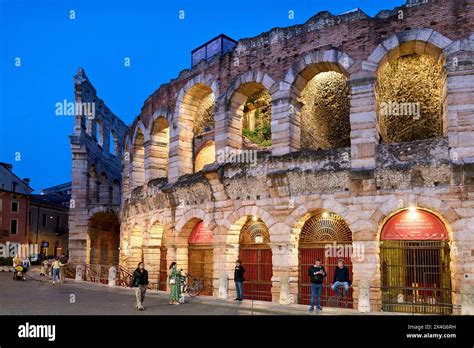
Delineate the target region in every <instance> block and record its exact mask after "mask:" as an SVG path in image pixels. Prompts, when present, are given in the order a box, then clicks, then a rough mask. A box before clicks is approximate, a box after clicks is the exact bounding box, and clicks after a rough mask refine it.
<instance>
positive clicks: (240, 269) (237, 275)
mask: <svg viewBox="0 0 474 348" xmlns="http://www.w3.org/2000/svg"><path fill="white" fill-rule="evenodd" d="M244 273H245V268H244V266H242V262H241V261H240V260H237V261H235V269H234V283H235V291H236V292H237V297H236V298H235V299H234V301H242V299H243V296H244V293H243V283H244V280H245V279H244Z"/></svg>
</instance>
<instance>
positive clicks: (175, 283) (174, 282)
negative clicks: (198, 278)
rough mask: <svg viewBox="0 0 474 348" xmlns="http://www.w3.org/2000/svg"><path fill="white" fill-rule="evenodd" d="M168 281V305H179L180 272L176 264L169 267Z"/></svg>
mask: <svg viewBox="0 0 474 348" xmlns="http://www.w3.org/2000/svg"><path fill="white" fill-rule="evenodd" d="M168 279H169V284H170V304H173V305H179V297H180V295H181V271H179V270H178V269H177V264H176V262H172V263H171V265H170V273H169V276H168Z"/></svg>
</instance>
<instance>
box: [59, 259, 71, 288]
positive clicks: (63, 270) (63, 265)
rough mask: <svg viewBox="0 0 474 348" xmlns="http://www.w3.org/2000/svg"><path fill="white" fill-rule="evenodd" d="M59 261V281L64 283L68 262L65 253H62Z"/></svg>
mask: <svg viewBox="0 0 474 348" xmlns="http://www.w3.org/2000/svg"><path fill="white" fill-rule="evenodd" d="M59 263H60V266H61V271H60V272H59V275H60V281H61V283H64V282H65V281H66V267H67V265H68V263H69V260H68V257H67V256H66V254H62V255H61V258H60V259H59Z"/></svg>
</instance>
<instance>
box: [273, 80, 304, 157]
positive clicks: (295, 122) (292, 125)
mask: <svg viewBox="0 0 474 348" xmlns="http://www.w3.org/2000/svg"><path fill="white" fill-rule="evenodd" d="M290 89H291V85H290V84H288V83H286V82H281V83H280V84H279V90H278V91H276V92H274V93H273V94H272V154H273V155H274V156H278V155H284V154H287V153H290V152H292V151H297V150H299V149H300V137H301V136H300V115H299V112H300V105H299V103H297V105H294V103H293V104H292V98H291V97H290Z"/></svg>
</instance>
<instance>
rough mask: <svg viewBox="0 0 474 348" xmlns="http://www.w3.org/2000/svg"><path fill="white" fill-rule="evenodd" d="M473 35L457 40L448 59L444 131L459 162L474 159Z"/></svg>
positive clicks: (454, 157)
mask: <svg viewBox="0 0 474 348" xmlns="http://www.w3.org/2000/svg"><path fill="white" fill-rule="evenodd" d="M471 38H472V39H471V40H465V41H466V42H464V41H463V42H461V43H460V42H459V41H458V42H456V43H454V44H453V45H455V46H454V48H451V49H452V50H454V52H450V55H449V58H448V61H447V62H446V70H447V81H446V94H447V95H446V104H445V114H446V115H445V118H444V133H445V135H446V134H447V136H448V141H449V147H450V155H451V158H452V160H453V161H454V162H458V163H466V162H474V98H473V95H474V68H472V67H473V66H474V52H473V51H474V35H472V34H471ZM457 45H459V47H457ZM462 45H463V46H465V47H461V46H462ZM449 49H450V48H448V50H449ZM461 49H465V50H466V51H465V52H460V51H458V50H461ZM467 50H470V51H467Z"/></svg>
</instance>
